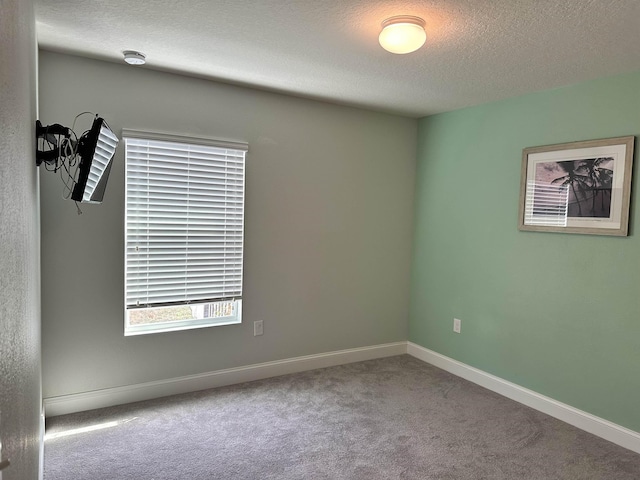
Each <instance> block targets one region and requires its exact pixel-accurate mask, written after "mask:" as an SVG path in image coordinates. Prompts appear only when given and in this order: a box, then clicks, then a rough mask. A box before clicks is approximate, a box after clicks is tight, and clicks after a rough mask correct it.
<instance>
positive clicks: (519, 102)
mask: <svg viewBox="0 0 640 480" xmlns="http://www.w3.org/2000/svg"><path fill="white" fill-rule="evenodd" d="M639 133H640V72H638V73H633V74H627V75H623V76H618V77H614V78H608V79H603V80H597V81H591V82H587V83H583V84H579V85H575V86H571V87H566V88H561V89H557V90H551V91H546V92H541V93H536V94H531V95H527V96H523V97H519V98H513V99H508V100H504V101H500V102H495V103H491V104H487V105H482V106H478V107H473V108H468V109H464V110H459V111H455V112H450V113H445V114H441V115H435V116H432V117H427V118H424V119H422V120H421V121H420V124H419V134H418V138H419V143H418V165H417V174H416V175H417V183H416V204H415V215H416V217H415V218H416V222H415V237H414V260H413V271H412V291H411V305H410V325H409V339H410V341H412V342H415V343H417V344H419V345H422V346H424V347H426V348H429V349H432V350H434V351H436V352H439V353H441V354H443V355H447V356H449V357H452V358H454V359H457V360H459V361H461V362H464V363H467V364H469V365H472V366H474V367H477V368H479V369H482V370H484V371H486V372H489V373H492V374H494V375H497V376H499V377H502V378H504V379H506V380H509V381H512V382H514V383H517V384H519V385H522V386H524V387H527V388H530V389H532V390H534V391H536V392H539V393H541V394H543V395H547V396H549V397H552V398H554V399H556V400H559V401H561V402H564V403H567V404H569V405H572V406H574V407H576V408H579V409H581V410H585V411H587V412H590V413H592V414H594V415H597V416H600V417H602V418H605V419H608V420H610V421H613V422H615V423H618V424H620V425H623V426H626V427H628V428H630V429H632V430H635V431H640V410H639V405H640V373H639V372H640V236H639V235H638V231H637V228H634V227H637V225H638V218H639V217H640V214H639V211H638V209H637V208H636V204H637V194H636V193H637V192H636V191H637V181H638V179H637V176H638V175H637V170H638V169H639V168H640V165H636V168H635V173H634V177H635V178H634V184H633V193H632V199H631V228H630V235H629V236H628V237H606V236H593V235H569V234H558V233H538V232H520V231H518V228H517V223H518V197H519V182H520V167H521V157H522V149H523V148H525V147H531V146H537V145H549V144H554V143H563V142H571V141H578V140H588V139H598V138H607V137H617V136H624V135H638V134H639ZM638 149H640V145H636V150H638ZM637 156H638V155H637V154H636V155H635V157H636V162H637ZM454 317H457V318H460V319H462V333H461V334H455V333H454V332H453V318H454Z"/></svg>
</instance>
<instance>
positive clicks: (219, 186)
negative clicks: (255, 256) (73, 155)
mask: <svg viewBox="0 0 640 480" xmlns="http://www.w3.org/2000/svg"><path fill="white" fill-rule="evenodd" d="M123 137H124V139H125V150H126V152H125V155H126V260H125V262H126V267H125V275H126V278H125V287H126V288H125V289H126V305H127V309H135V308H145V307H156V306H169V305H181V304H192V303H204V302H212V301H220V300H225V299H240V298H241V297H242V253H243V227H244V171H245V170H244V167H245V152H246V151H247V146H246V145H244V144H227V143H221V142H210V141H206V140H200V139H189V138H186V139H185V138H183V137H175V136H172V137H169V136H164V135H158V134H149V133H144V132H140V133H137V132H133V131H126V130H125V131H123Z"/></svg>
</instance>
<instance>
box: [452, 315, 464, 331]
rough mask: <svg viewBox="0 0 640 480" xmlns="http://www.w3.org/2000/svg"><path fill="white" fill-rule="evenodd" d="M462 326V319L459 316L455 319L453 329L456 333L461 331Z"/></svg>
mask: <svg viewBox="0 0 640 480" xmlns="http://www.w3.org/2000/svg"><path fill="white" fill-rule="evenodd" d="M461 326H462V320H460V319H459V318H454V319H453V331H454V332H456V333H460V327H461Z"/></svg>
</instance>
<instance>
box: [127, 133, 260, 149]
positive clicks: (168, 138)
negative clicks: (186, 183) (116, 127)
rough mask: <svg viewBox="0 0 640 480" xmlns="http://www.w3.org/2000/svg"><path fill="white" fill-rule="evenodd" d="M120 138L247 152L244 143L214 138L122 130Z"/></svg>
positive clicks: (247, 146) (246, 145) (247, 145)
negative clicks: (189, 144)
mask: <svg viewBox="0 0 640 480" xmlns="http://www.w3.org/2000/svg"><path fill="white" fill-rule="evenodd" d="M121 136H122V137H123V138H141V139H143V140H161V141H164V142H174V143H192V144H196V145H207V146H210V147H218V148H231V149H234V150H241V151H243V152H248V151H249V144H247V143H245V142H231V141H228V140H218V139H215V138H207V137H190V136H187V135H175V134H173V133H161V132H147V131H144V130H133V129H130V128H123V129H122V134H121Z"/></svg>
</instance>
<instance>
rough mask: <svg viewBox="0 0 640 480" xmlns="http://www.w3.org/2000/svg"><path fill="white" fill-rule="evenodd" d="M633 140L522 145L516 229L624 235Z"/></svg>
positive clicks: (630, 138)
mask: <svg viewBox="0 0 640 480" xmlns="http://www.w3.org/2000/svg"><path fill="white" fill-rule="evenodd" d="M634 140H635V137H634V136H626V137H616V138H604V139H600V140H587V141H581V142H571V143H561V144H557V145H546V146H540V147H529V148H525V149H523V150H522V174H521V179H520V207H519V219H518V229H519V230H523V231H532V232H561V233H579V234H589V235H616V236H626V235H627V234H628V225H629V202H630V197H631V174H632V166H633V149H634Z"/></svg>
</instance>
